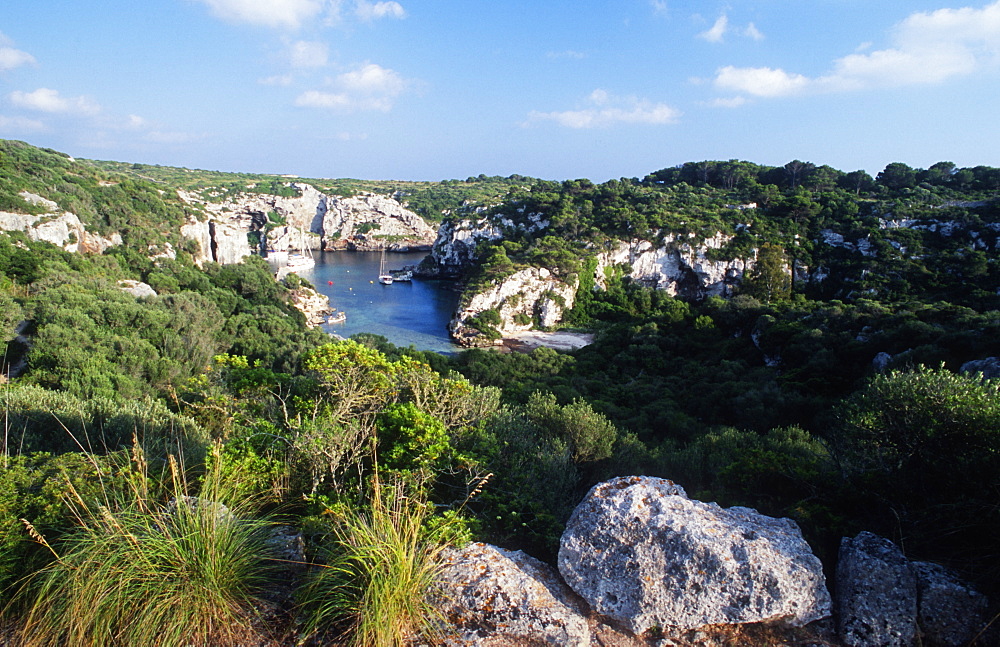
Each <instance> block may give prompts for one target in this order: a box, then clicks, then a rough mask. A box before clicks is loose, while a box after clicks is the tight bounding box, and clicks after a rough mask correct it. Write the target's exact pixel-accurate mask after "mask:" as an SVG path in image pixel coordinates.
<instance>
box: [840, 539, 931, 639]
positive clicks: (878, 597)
mask: <svg viewBox="0 0 1000 647" xmlns="http://www.w3.org/2000/svg"><path fill="white" fill-rule="evenodd" d="M837 612H838V633H839V634H840V639H841V641H842V642H843V643H844V645H847V647H908V646H909V645H913V644H914V642H915V640H916V638H917V578H916V575H915V574H914V571H913V569H912V568H911V567H910V563H909V562H908V561H907V559H906V557H904V556H903V553H902V551H901V550H899V548H898V547H897V546H896V545H895V544H893V543H892V542H891V541H889V540H888V539H885V538H883V537H879V536H878V535H874V534H872V533H870V532H862V533H859V534H858V536H857V537H854V538H853V539H851V538H850V537H845V538H844V539H843V540H842V541H841V543H840V556H839V562H838V564H837Z"/></svg>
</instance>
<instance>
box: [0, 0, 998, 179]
mask: <svg viewBox="0 0 1000 647" xmlns="http://www.w3.org/2000/svg"><path fill="white" fill-rule="evenodd" d="M965 2H970V0H965ZM997 114H1000V0H998V1H995V2H991V3H985V2H982V0H980V1H978V2H971V3H970V4H963V3H962V2H961V0H933V1H932V0H907V1H905V2H903V1H897V0H879V1H877V2H871V0H805V1H803V0H798V1H791V0H756V1H742V0H728V1H726V2H714V1H707V2H692V1H681V0H617V1H614V2H612V1H600V0H576V1H563V0H556V1H545V0H535V1H529V2H524V1H521V0H507V1H505V2H486V1H483V0H398V2H397V1H383V0H143V1H142V2H136V1H135V0H4V1H3V10H2V12H0V138H6V139H22V140H25V141H28V142H29V143H32V144H35V145H39V146H47V147H51V148H55V149H57V150H61V151H64V152H67V153H69V154H71V155H75V156H78V157H89V158H97V159H113V160H120V161H129V162H145V163H151V164H164V165H174V166H187V167H191V168H201V169H209V170H224V171H244V172H260V173H291V174H297V175H302V176H308V177H357V178H368V179H401V180H416V179H425V180H442V179H449V178H460V179H461V178H465V177H468V176H470V175H478V174H480V173H485V174H487V175H510V174H513V173H520V174H523V175H531V176H538V177H543V178H547V179H557V180H558V179H567V178H582V177H587V178H591V179H593V180H595V181H603V180H607V179H610V178H618V177H633V176H637V177H642V176H643V175H645V174H647V173H649V172H652V171H655V170H657V169H660V168H664V167H668V166H673V165H676V164H680V163H683V162H686V161H696V160H702V159H731V158H739V159H746V160H750V161H753V162H757V163H761V164H774V165H780V164H784V163H786V162H788V161H790V160H792V159H802V160H808V161H812V162H814V163H816V164H830V165H831V166H834V167H836V168H839V169H842V170H845V171H850V170H855V169H858V168H864V169H866V170H868V171H869V172H871V173H872V174H875V173H877V172H878V171H879V170H881V169H882V168H884V167H885V165H886V164H888V163H890V162H894V161H902V162H906V163H908V164H910V165H912V166H918V167H927V166H930V165H931V164H933V163H935V162H938V161H942V160H948V161H952V162H955V163H956V164H958V165H959V166H975V165H978V164H987V165H991V166H1000V151H998V146H997V144H998V143H1000V120H998V119H997Z"/></svg>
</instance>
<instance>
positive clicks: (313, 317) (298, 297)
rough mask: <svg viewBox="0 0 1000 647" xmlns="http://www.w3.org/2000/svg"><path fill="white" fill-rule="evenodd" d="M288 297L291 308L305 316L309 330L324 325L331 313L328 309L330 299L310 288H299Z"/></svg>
mask: <svg viewBox="0 0 1000 647" xmlns="http://www.w3.org/2000/svg"><path fill="white" fill-rule="evenodd" d="M290 296H291V302H292V306H294V307H295V309H296V310H298V311H299V312H301V313H302V314H304V315H305V316H306V325H307V326H309V327H310V328H317V327H319V326H321V325H323V324H325V323H326V321H327V318H328V317H329V316H330V315H331V314H332V312H333V311H332V310H331V309H330V297H328V296H326V295H325V294H320V293H319V292H317V291H316V290H314V289H312V288H310V287H306V286H304V285H302V286H299V287H298V288H295V289H294V290H292V291H291V295H290Z"/></svg>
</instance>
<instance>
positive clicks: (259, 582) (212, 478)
mask: <svg viewBox="0 0 1000 647" xmlns="http://www.w3.org/2000/svg"><path fill="white" fill-rule="evenodd" d="M172 474H173V487H172V488H170V491H171V494H173V498H172V499H171V501H170V503H169V504H168V505H162V504H161V502H160V501H158V500H156V499H155V498H154V497H152V496H151V495H150V493H149V491H148V490H147V489H146V487H145V480H144V476H145V475H144V474H143V473H141V472H140V473H139V474H138V475H139V476H140V478H139V479H138V480H137V481H135V483H134V487H133V489H132V490H131V492H130V494H129V496H127V497H124V498H123V500H120V501H110V502H108V503H109V505H107V506H105V505H96V506H95V505H91V504H88V502H87V501H85V500H84V499H82V498H80V499H77V500H76V501H75V503H76V504H77V505H78V506H79V519H78V521H79V524H80V526H79V529H78V530H77V531H75V532H73V533H71V534H69V535H68V536H66V537H64V538H63V539H62V540H61V541H59V542H56V543H55V544H53V545H51V546H50V549H51V550H52V551H53V554H54V555H55V557H56V559H55V561H54V562H52V563H51V564H50V565H49V566H48V567H47V568H45V569H43V570H41V571H38V572H37V573H35V574H33V575H32V576H31V577H30V578H29V580H28V581H27V583H26V584H25V586H24V588H22V590H21V594H20V595H21V596H22V599H24V600H25V601H26V602H27V611H26V613H25V615H24V619H23V624H22V626H21V630H20V635H19V644H21V645H24V646H25V647H34V646H49V645H51V646H53V647H54V646H56V645H60V646H61V645H109V646H110V645H121V646H122V647H127V646H130V645H156V646H161V645H162V646H164V647H166V646H173V645H176V646H180V645H204V646H209V645H213V646H214V645H235V644H243V643H245V642H246V641H247V640H248V639H252V638H257V639H259V637H256V636H253V629H252V628H251V620H252V618H253V605H254V603H255V602H256V600H257V596H258V595H259V594H260V593H261V592H262V591H263V587H264V585H265V584H266V583H267V581H268V572H269V568H270V563H269V561H268V560H267V548H266V546H267V544H266V538H267V532H266V530H267V524H266V522H264V521H262V520H259V519H248V518H244V516H243V515H244V514H245V513H246V512H248V510H246V509H245V508H241V507H234V508H232V509H230V508H227V507H226V506H225V505H223V504H222V503H221V501H225V500H227V499H228V497H227V496H226V493H225V491H224V490H225V488H226V485H227V484H226V483H223V482H221V481H219V479H218V478H217V474H216V475H213V474H209V475H208V476H207V477H206V481H205V484H204V486H203V487H202V488H201V491H200V493H199V497H198V498H195V497H189V496H187V493H188V487H187V484H186V483H184V482H183V479H182V478H181V477H180V475H179V473H178V471H177V468H176V465H175V464H174V470H173V472H172ZM40 540H42V541H44V538H41V537H40Z"/></svg>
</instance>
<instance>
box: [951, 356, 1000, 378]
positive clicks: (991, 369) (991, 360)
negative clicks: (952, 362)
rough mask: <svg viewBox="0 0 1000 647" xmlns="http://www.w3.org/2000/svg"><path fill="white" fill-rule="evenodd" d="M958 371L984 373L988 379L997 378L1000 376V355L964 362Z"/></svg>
mask: <svg viewBox="0 0 1000 647" xmlns="http://www.w3.org/2000/svg"><path fill="white" fill-rule="evenodd" d="M958 371H959V372H960V373H982V374H983V377H984V378H986V379H993V378H997V377H1000V357H987V358H985V359H974V360H972V361H971V362H966V363H965V364H962V366H961V368H959V369H958Z"/></svg>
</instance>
